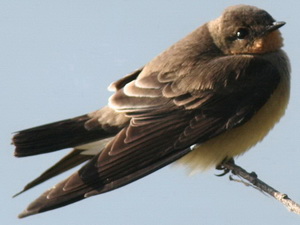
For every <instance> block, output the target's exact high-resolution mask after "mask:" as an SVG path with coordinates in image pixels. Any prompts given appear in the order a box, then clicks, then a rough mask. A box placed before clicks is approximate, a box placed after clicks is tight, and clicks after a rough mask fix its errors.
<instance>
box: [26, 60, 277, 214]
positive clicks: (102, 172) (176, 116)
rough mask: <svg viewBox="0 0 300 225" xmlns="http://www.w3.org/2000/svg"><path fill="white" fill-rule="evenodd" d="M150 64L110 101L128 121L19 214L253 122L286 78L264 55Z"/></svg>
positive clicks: (121, 181)
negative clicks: (75, 169)
mask: <svg viewBox="0 0 300 225" xmlns="http://www.w3.org/2000/svg"><path fill="white" fill-rule="evenodd" d="M161 57H163V55H162V56H161ZM156 60H159V58H158V59H156ZM151 63H153V62H151ZM151 63H150V65H148V66H146V67H145V68H144V70H143V71H141V73H140V74H139V75H138V76H137V77H136V79H135V80H132V81H130V82H127V84H126V85H124V84H123V85H122V87H121V88H120V89H118V90H117V92H116V93H115V94H114V95H113V96H112V97H111V99H110V105H111V107H112V108H113V109H115V110H116V111H118V112H122V113H126V114H127V116H129V117H131V120H130V124H129V125H128V126H126V127H124V128H123V129H122V130H121V131H120V132H119V133H118V134H117V135H116V136H115V138H114V139H113V140H112V141H111V142H110V143H109V144H108V145H107V146H106V147H105V149H104V150H103V151H102V152H101V153H100V154H99V155H97V156H96V157H94V158H93V159H92V160H91V161H90V162H89V163H88V164H86V165H85V166H84V167H83V168H82V169H80V170H79V171H78V172H76V173H74V174H73V175H72V176H70V177H69V178H68V179H66V180H64V181H62V182H61V183H59V184H58V185H56V186H54V187H53V188H52V189H50V190H48V191H46V192H45V193H44V194H42V195H41V196H40V197H39V198H38V199H36V200H35V201H34V202H33V203H32V204H31V205H29V207H28V208H27V209H26V210H25V211H24V212H23V213H22V214H21V215H20V217H25V216H28V215H32V214H35V213H39V212H43V211H47V210H51V209H54V208H57V207H61V206H64V205H67V204H70V203H72V202H75V201H78V200H81V199H83V198H85V197H88V196H91V195H95V194H100V193H104V192H107V191H110V190H113V189H115V188H118V187H121V186H123V185H126V184H128V183H130V182H132V181H134V180H136V179H139V178H141V177H143V176H145V175H147V174H149V173H152V172H153V171H155V170H157V169H159V168H161V167H163V166H165V165H167V164H169V163H171V162H173V161H175V160H177V159H179V158H180V157H182V156H183V155H185V154H187V153H189V152H190V151H191V148H190V146H192V145H193V144H196V143H202V142H205V141H207V140H209V139H211V138H213V137H215V136H217V135H219V134H221V133H223V132H226V131H227V130H229V129H232V128H234V127H237V126H240V125H242V124H244V123H245V122H247V121H248V120H249V119H250V118H251V117H252V116H253V115H254V114H255V113H256V112H257V111H258V110H259V109H260V108H261V107H262V106H263V105H264V103H265V102H266V101H267V100H268V98H269V97H270V96H271V94H272V93H273V91H274V90H275V88H276V87H277V85H278V82H279V80H280V76H279V73H278V71H277V70H276V69H275V68H274V67H273V66H272V65H271V64H270V63H268V62H267V61H265V60H264V59H262V58H260V57H259V56H255V57H250V56H245V57H240V56H238V57H237V56H222V57H215V58H214V59H213V58H211V59H210V60H206V59H204V60H202V61H200V60H199V59H197V60H196V59H195V61H194V63H190V64H188V65H184V64H181V68H180V69H178V68H177V69H176V70H174V66H169V67H168V65H164V66H163V67H161V68H163V69H160V70H155V68H160V67H159V66H157V67H154V68H153V66H151ZM154 63H155V60H154Z"/></svg>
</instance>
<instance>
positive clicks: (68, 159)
mask: <svg viewBox="0 0 300 225" xmlns="http://www.w3.org/2000/svg"><path fill="white" fill-rule="evenodd" d="M84 151H85V150H78V149H74V150H73V151H71V152H70V153H69V154H68V155H66V156H65V157H64V158H62V159H61V160H59V161H58V162H57V163H56V164H54V165H53V166H52V167H50V168H49V169H48V170H46V171H45V172H43V173H42V174H41V175H40V176H39V177H37V178H36V179H34V180H33V181H31V182H30V183H28V184H27V185H26V186H25V187H24V188H23V190H22V191H20V192H19V193H17V194H15V195H14V196H13V197H16V196H18V195H20V194H22V193H23V192H25V191H27V190H29V189H31V188H33V187H35V186H37V185H39V184H41V183H43V182H44V181H46V180H49V179H50V178H52V177H55V176H57V175H59V174H61V173H63V172H65V171H67V170H69V169H72V168H74V167H75V166H78V165H80V164H81V163H83V162H85V161H87V160H89V159H91V158H93V157H94V156H93V155H83V154H81V153H82V152H84Z"/></svg>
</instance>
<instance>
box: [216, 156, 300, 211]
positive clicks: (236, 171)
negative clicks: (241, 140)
mask: <svg viewBox="0 0 300 225" xmlns="http://www.w3.org/2000/svg"><path fill="white" fill-rule="evenodd" d="M222 166H223V167H224V169H225V170H229V171H231V172H232V174H233V175H236V176H239V177H242V178H243V179H245V180H247V181H249V182H250V183H251V185H249V184H247V183H245V182H243V181H239V182H242V183H244V184H246V185H247V186H253V187H255V188H256V189H258V190H260V191H262V192H263V193H267V194H269V195H271V196H272V197H274V198H275V199H277V200H278V201H280V202H281V203H282V204H283V205H284V206H285V207H286V208H287V209H288V210H289V211H291V212H294V213H296V214H299V215H300V205H299V204H298V203H296V202H294V201H293V200H291V199H290V198H289V197H288V196H287V194H283V193H280V192H279V191H277V190H276V189H274V188H272V187H271V186H269V185H268V184H266V183H265V182H263V181H261V180H260V179H258V178H257V175H256V173H254V172H251V173H248V172H247V171H246V170H244V169H243V168H242V167H240V166H238V165H236V164H235V163H234V162H233V161H227V162H223V164H222ZM230 179H231V180H234V181H236V179H232V177H231V176H230Z"/></svg>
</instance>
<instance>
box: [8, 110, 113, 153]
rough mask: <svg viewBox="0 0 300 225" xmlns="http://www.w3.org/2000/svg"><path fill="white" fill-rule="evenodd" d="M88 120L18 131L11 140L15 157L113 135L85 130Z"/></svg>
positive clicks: (82, 118) (106, 132)
mask: <svg viewBox="0 0 300 225" xmlns="http://www.w3.org/2000/svg"><path fill="white" fill-rule="evenodd" d="M90 119H91V117H89V116H88V115H82V116H78V117H75V118H72V119H67V120H62V121H58V122H55V123H50V124H46V125H43V126H38V127H34V128H31V129H27V130H22V131H19V132H17V134H15V135H14V137H13V139H12V141H13V144H14V145H15V146H16V148H15V156H17V157H24V156H31V155H37V154H43V153H47V152H53V151H57V150H60V149H64V148H70V147H75V146H78V145H82V144H86V143H89V142H93V141H96V140H100V139H103V138H107V137H110V136H112V135H113V134H112V133H111V132H109V131H107V130H104V129H101V127H99V128H96V129H90V130H88V129H86V128H85V123H86V122H87V121H89V120H90Z"/></svg>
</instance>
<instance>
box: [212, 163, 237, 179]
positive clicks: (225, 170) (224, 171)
mask: <svg viewBox="0 0 300 225" xmlns="http://www.w3.org/2000/svg"><path fill="white" fill-rule="evenodd" d="M224 162H230V163H233V164H234V159H233V158H230V159H224V160H223V161H222V162H221V163H220V164H219V165H217V166H216V169H217V170H223V173H220V174H215V175H216V176H217V177H222V176H224V175H226V174H228V173H229V172H230V171H231V170H230V169H228V168H226V167H224V166H223V163H224Z"/></svg>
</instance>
